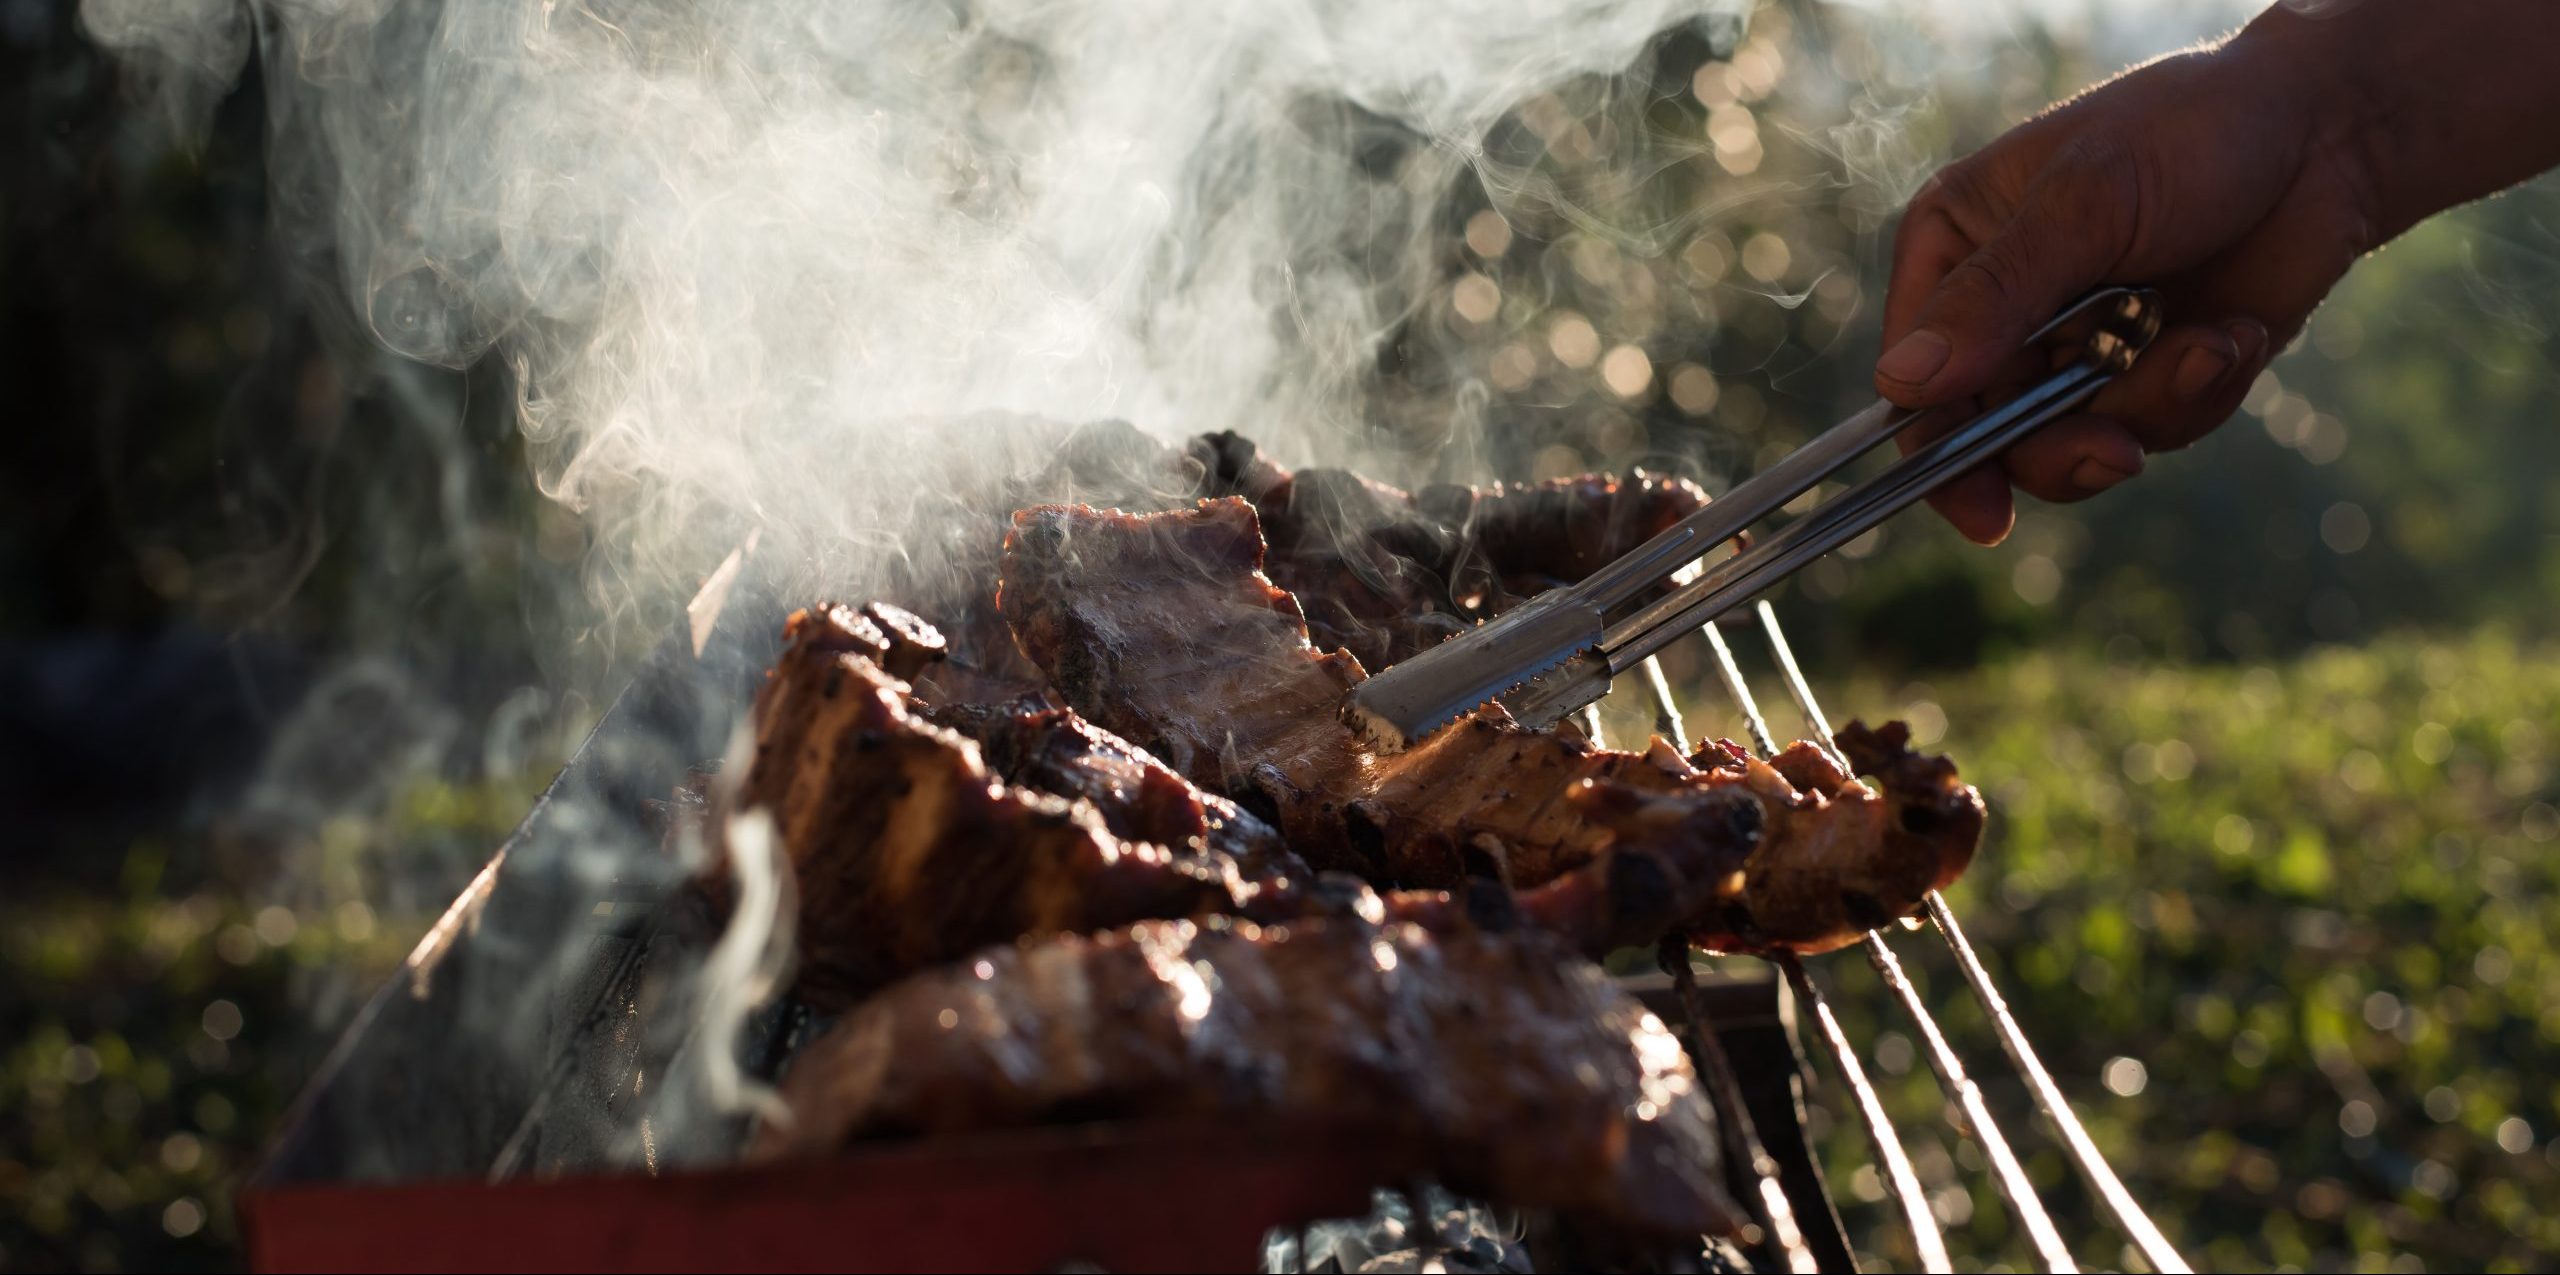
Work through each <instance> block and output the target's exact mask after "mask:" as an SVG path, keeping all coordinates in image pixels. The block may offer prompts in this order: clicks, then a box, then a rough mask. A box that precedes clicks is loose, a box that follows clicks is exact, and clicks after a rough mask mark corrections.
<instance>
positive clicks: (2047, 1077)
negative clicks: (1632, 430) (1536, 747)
mask: <svg viewBox="0 0 2560 1275" xmlns="http://www.w3.org/2000/svg"><path fill="white" fill-rule="evenodd" d="M1755 610H1756V611H1757V613H1758V616H1759V619H1760V627H1761V629H1762V631H1763V632H1764V633H1765V634H1766V635H1767V637H1768V640H1769V647H1770V652H1771V655H1772V657H1773V659H1774V662H1775V663H1776V665H1777V667H1778V671H1779V675H1780V677H1781V678H1782V680H1783V681H1784V682H1785V683H1786V686H1787V691H1788V694H1789V696H1790V697H1791V698H1793V699H1794V700H1795V702H1796V706H1797V708H1798V709H1799V710H1800V711H1801V712H1802V713H1803V715H1804V718H1805V722H1806V725H1807V726H1809V727H1810V728H1811V729H1812V731H1813V735H1814V740H1815V742H1816V744H1817V746H1819V747H1820V748H1822V750H1823V751H1824V752H1825V753H1826V754H1827V755H1829V756H1830V757H1831V759H1832V760H1833V761H1834V762H1835V763H1837V764H1839V765H1840V766H1841V767H1842V769H1844V770H1845V769H1847V768H1848V760H1847V758H1845V757H1843V756H1841V755H1840V753H1839V750H1838V748H1837V746H1836V745H1835V744H1834V743H1833V741H1832V737H1831V736H1832V731H1831V723H1830V721H1829V719H1828V718H1827V716H1826V715H1825V714H1824V713H1823V711H1822V706H1821V704H1820V703H1819V702H1818V701H1816V700H1815V698H1814V696H1813V689H1812V686H1811V684H1810V683H1808V682H1807V681H1806V680H1805V676H1804V671H1803V669H1802V668H1801V667H1800V666H1799V665H1798V664H1797V663H1796V658H1795V651H1794V649H1793V647H1792V646H1791V645H1790V644H1789V643H1788V641H1787V637H1786V632H1785V630H1784V629H1782V628H1780V627H1779V625H1778V617H1777V612H1776V611H1775V610H1774V609H1773V608H1771V607H1770V605H1769V604H1768V603H1767V602H1766V601H1762V602H1760V603H1758V604H1757V606H1756V608H1755ZM1702 631H1703V633H1704V636H1705V637H1706V639H1707V643H1708V646H1709V649H1710V650H1711V651H1712V653H1713V654H1714V656H1715V663H1716V668H1717V672H1718V674H1719V675H1720V677H1721V679H1722V680H1723V682H1724V684H1725V689H1726V690H1727V692H1728V693H1729V694H1730V695H1731V696H1732V698H1733V701H1734V705H1735V707H1736V708H1738V709H1739V710H1740V711H1741V713H1742V715H1743V720H1744V724H1745V728H1746V729H1747V730H1748V731H1749V732H1750V734H1751V738H1752V744H1753V746H1754V748H1755V749H1756V750H1757V751H1758V752H1759V753H1760V754H1761V755H1762V756H1768V755H1770V754H1772V753H1774V752H1776V751H1777V740H1776V736H1775V735H1774V733H1772V732H1771V731H1770V729H1769V725H1768V721H1767V719H1766V718H1765V717H1763V716H1762V714H1761V712H1760V707H1759V704H1758V702H1757V699H1756V698H1755V697H1754V696H1753V695H1752V693H1751V688H1750V686H1749V684H1748V682H1747V681H1745V679H1744V678H1743V675H1742V670H1741V666H1740V664H1739V663H1738V662H1737V661H1736V660H1735V659H1734V655H1733V649H1732V647H1731V646H1730V645H1728V644H1727V643H1726V642H1725V639H1724V635H1723V633H1722V632H1721V631H1720V630H1719V629H1718V628H1717V626H1716V625H1715V624H1713V623H1709V624H1706V625H1704V626H1702ZM1647 663H1648V667H1647V668H1646V670H1645V673H1646V676H1645V682H1646V687H1647V690H1648V691H1650V692H1651V695H1652V699H1653V707H1654V715H1655V718H1656V720H1657V722H1660V723H1666V724H1667V723H1669V722H1673V721H1678V720H1679V709H1678V707H1677V705H1676V704H1675V703H1674V702H1673V701H1672V698H1671V688H1670V683H1669V680H1668V679H1667V678H1665V677H1663V676H1662V675H1661V671H1660V669H1659V668H1658V667H1655V666H1653V665H1652V664H1651V662H1650V661H1648V662H1647ZM1682 742H1683V743H1685V742H1686V740H1685V738H1684V739H1683V740H1682ZM1925 906H1926V908H1927V911H1928V914H1929V918H1930V920H1931V922H1932V923H1933V924H1934V925H1935V927H1936V929H1937V931H1938V934H1939V936H1940V937H1941V938H1942V939H1944V940H1945V941H1946V943H1947V946H1948V948H1949V950H1950V952H1951V953H1953V955H1954V957H1955V960H1956V963H1957V966H1958V968H1959V969H1960V970H1962V972H1963V973H1964V976H1965V983H1966V986H1967V987H1968V988H1970V989H1971V990H1972V992H1973V995H1974V996H1975V998H1976V999H1977V1000H1978V1001H1979V1002H1980V1004H1981V1006H1982V1008H1983V1010H1984V1012H1985V1014H1986V1016H1987V1017H1989V1018H1990V1020H1991V1022H1992V1024H1993V1026H1994V1028H1995V1030H1996V1032H1997V1034H1998V1035H1999V1037H2000V1043H2001V1048H2002V1051H2003V1052H2004V1053H2005V1054H2006V1055H2007V1056H2008V1058H2009V1060H2010V1062H2011V1064H2012V1065H2013V1066H2014V1067H2016V1069H2017V1070H2018V1073H2019V1074H2020V1076H2021V1077H2023V1078H2024V1079H2025V1081H2026V1083H2027V1087H2028V1089H2029V1091H2030V1092H2031V1093H2032V1094H2033V1095H2034V1098H2035V1101H2036V1106H2037V1109H2038V1111H2039V1112H2040V1113H2041V1114H2042V1115H2043V1116H2044V1118H2045V1121H2046V1123H2047V1125H2048V1126H2050V1127H2051V1128H2052V1130H2053V1131H2054V1132H2055V1133H2056V1134H2057V1135H2058V1137H2059V1138H2060V1140H2061V1142H2062V1144H2063V1147H2064V1149H2065V1150H2066V1151H2067V1152H2068V1153H2069V1158H2070V1160H2071V1162H2072V1164H2073V1166H2074V1167H2075V1168H2076V1169H2077V1170H2078V1171H2079V1173H2080V1175H2081V1177H2082V1179H2083V1180H2084V1181H2085V1182H2086V1183H2087V1184H2088V1186H2089V1189H2090V1191H2091V1193H2092V1194H2093V1195H2095V1196H2096V1197H2097V1198H2098V1200H2099V1202H2100V1203H2101V1204H2102V1205H2103V1206H2104V1207H2105V1208H2106V1210H2107V1211H2108V1213H2109V1214H2110V1215H2112V1216H2113V1217H2114V1218H2115V1220H2116V1222H2117V1224H2118V1225H2119V1226H2121V1227H2122V1228H2123V1229H2124V1231H2125V1233H2126V1235H2127V1236H2128V1237H2129V1238H2131V1240H2132V1241H2133V1247H2134V1249H2135V1250H2136V1251H2138V1252H2140V1253H2141V1255H2142V1257H2143V1260H2144V1261H2146V1262H2148V1263H2149V1264H2150V1265H2151V1266H2152V1267H2153V1268H2154V1269H2155V1270H2158V1271H2161V1272H2163V1273H2164V1275H2186V1272H2188V1270H2189V1267H2188V1266H2187V1265H2186V1263H2185V1262H2184V1261H2183V1260H2182V1259H2180V1258H2179V1256H2178V1254H2177V1252H2176V1250H2174V1249H2173V1248H2171V1247H2170V1246H2169V1243H2168V1241H2167V1239H2166V1237H2164V1236H2163V1235H2161V1233H2160V1230H2159V1228H2158V1227H2157V1226H2155V1225H2153V1223H2152V1221H2151V1219H2150V1218H2149V1216H2148V1215H2146V1214H2145V1213H2144V1212H2143V1210H2142V1207H2141V1205H2140V1204H2138V1203H2137V1202H2136V1201H2135V1200H2134V1199H2133V1197H2132V1194H2131V1193H2130V1192H2128V1191H2126V1190H2125V1187H2124V1184H2123V1182H2122V1180H2120V1179H2119V1178H2117V1177H2116V1175H2115V1172H2114V1170H2113V1169H2111V1168H2110V1167H2108V1165H2107V1163H2106V1160H2105V1158H2104V1157H2103V1156H2101V1155H2100V1154H2099V1153H2098V1150H2097V1146H2096V1144H2095V1143H2093V1142H2091V1141H2090V1139H2089V1135H2088V1132H2087V1130H2086V1129H2084V1128H2082V1127H2081V1124H2080V1121H2079V1118H2078V1117H2077V1116H2076V1115H2075V1114H2074V1113H2073V1112H2072V1110H2071V1107H2070V1104H2069V1103H2068V1102H2067V1101H2066V1100H2065V1099H2064V1098H2063V1096H2062V1093H2061V1090H2060V1088H2059V1087H2058V1086H2056V1085H2055V1084H2054V1083H2053V1077H2052V1075H2051V1074H2050V1073H2049V1072H2047V1071H2046V1070H2045V1067H2044V1064H2043V1062H2042V1061H2041V1060H2040V1059H2038V1058H2037V1056H2036V1053H2035V1049H2034V1047H2033V1046H2032V1045H2031V1044H2030V1043H2029V1042H2028V1040H2027V1038H2026V1034H2025V1032H2024V1031H2023V1030H2021V1029H2020V1028H2019V1026H2018V1023H2017V1019H2016V1017H2015V1016H2014V1015H2012V1014H2011V1013H2010V1012H2009V1008H2008V1004H2007V1002H2006V1001H2005V1000H2004V999H2003V998H2002V997H2001V995H2000V992H1999V989H1998V987H1997V986H1996V985H1995V984H1993V982H1992V981H1991V974H1990V971H1989V969H1988V968H1987V967H1985V966H1984V965H1983V963H1982V961H1981V958H1980V957H1979V956H1978V955H1977V954H1976V953H1975V952H1974V950H1973V946H1972V944H1971V943H1970V942H1968V941H1967V940H1966V938H1965V936H1964V931H1963V929H1962V927H1961V926H1960V925H1958V923H1957V921H1956V918H1955V913H1954V912H1953V911H1952V910H1951V909H1949V908H1948V907H1947V903H1946V900H1945V899H1944V898H1943V897H1941V896H1940V895H1938V894H1937V893H1936V892H1934V891H1932V892H1931V893H1930V894H1929V895H1928V896H1927V899H1926V903H1925ZM1864 946H1865V950H1866V953H1867V958H1868V962H1869V963H1870V964H1871V965H1872V966H1874V968H1875V970H1876V972H1877V975H1878V976H1879V977H1880V978H1881V979H1883V981H1884V982H1885V984H1886V986H1887V987H1888V988H1889V989H1891V990H1892V991H1893V992H1894V995H1895V999H1896V1000H1897V1001H1898V1002H1899V1003H1900V1004H1901V1006H1902V1009H1903V1012H1904V1013H1905V1014H1906V1015H1907V1016H1908V1017H1909V1018H1910V1019H1911V1021H1912V1024H1913V1026H1914V1028H1915V1030H1917V1032H1918V1033H1919V1035H1920V1038H1921V1040H1922V1042H1923V1044H1924V1046H1925V1047H1926V1050H1927V1056H1928V1059H1929V1063H1930V1069H1931V1071H1932V1072H1933V1073H1934V1074H1935V1075H1936V1076H1937V1078H1938V1081H1939V1085H1940V1087H1941V1088H1942V1089H1943V1090H1944V1091H1945V1093H1946V1095H1947V1101H1948V1111H1947V1115H1948V1120H1949V1123H1950V1124H1952V1125H1953V1126H1954V1127H1955V1129H1956V1131H1957V1132H1958V1133H1960V1134H1962V1135H1964V1136H1966V1137H1968V1138H1970V1139H1972V1140H1973V1142H1974V1143H1975V1145H1976V1146H1978V1147H1980V1148H1981V1149H1982V1151H1983V1155H1984V1158H1985V1160H1987V1161H1988V1162H1989V1165H1990V1169H1991V1175H1992V1178H1993V1181H1994V1183H1995V1184H1996V1185H1997V1186H1998V1187H1999V1189H2000V1191H2001V1194H2002V1195H2003V1197H2004V1198H2006V1199H2007V1200H2008V1202H2009V1204H2010V1207H2011V1209H2012V1211H2013V1213H2014V1214H2015V1215H2016V1217H2017V1218H2018V1221H2019V1224H2020V1228H2021V1229H2022V1230H2024V1231H2025V1232H2026V1234H2027V1238H2028V1242H2029V1244H2030V1246H2031V1247H2033V1248H2034V1250H2035V1252H2036V1257H2037V1261H2038V1264H2039V1265H2040V1266H2041V1267H2042V1268H2043V1269H2045V1270H2048V1271H2076V1270H2077V1269H2078V1267H2077V1265H2076V1264H2075V1263H2074V1261H2073V1260H2072V1257H2071V1254H2070V1252H2069V1249H2068V1247H2067V1246H2066V1245H2064V1244H2063V1242H2062V1239H2061V1236H2060V1234H2059V1232H2057V1231H2056V1230H2055V1229H2054V1226H2053V1223H2052V1220H2051V1218H2050V1217H2049V1216H2048V1215H2047V1214H2046V1212H2045V1209H2044V1205H2043V1202H2042V1200H2041V1199H2040V1198H2039V1197H2038V1196H2037V1194H2036V1192H2035V1188H2034V1185H2033V1183H2032V1182H2031V1181H2030V1180H2029V1179H2028V1178H2027V1176H2026V1173H2025V1171H2024V1169H2023V1167H2022V1166H2021V1165H2020V1164H2019V1163H2018V1160H2017V1156H2016V1154H2015V1153H2014V1152H2013V1151H2012V1150H2011V1148H2010V1145H2009V1142H2008V1139H2007V1138H2006V1137H2005V1136H2004V1135H2003V1134H2002V1133H2001V1132H2000V1130H1999V1128H1998V1126H1997V1125H1996V1124H1994V1123H1993V1121H1992V1118H1991V1113H1990V1110H1989V1108H1988V1106H1987V1105H1986V1104H1985V1103H1984V1101H1983V1098H1982V1091H1981V1088H1980V1087H1979V1086H1978V1085H1976V1084H1975V1083H1974V1082H1973V1080H1972V1078H1971V1077H1970V1076H1969V1075H1967V1074H1966V1072H1965V1070H1964V1064H1963V1063H1962V1061H1961V1060H1960V1059H1958V1057H1957V1056H1956V1054H1955V1051H1954V1049H1953V1048H1952V1047H1951V1046H1949V1045H1948V1043H1947V1040H1946V1035H1945V1033H1944V1032H1943V1031H1941V1030H1940V1029H1939V1027H1938V1024H1937V1020H1936V1019H1935V1018H1934V1017H1933V1016H1932V1015H1931V1014H1930V1013H1929V1010H1928V1007H1927V1005H1926V1004H1925V1003H1924V1002H1923V1001H1922V1000H1921V999H1920V995H1919V992H1918V990H1917V989H1916V988H1915V987H1914V986H1913V985H1912V983H1911V980H1910V978H1909V976H1908V975H1907V974H1906V973H1905V972H1904V970H1903V969H1902V964H1901V961H1900V960H1899V959H1897V958H1896V957H1895V956H1894V954H1893V950H1892V949H1891V948H1890V947H1889V946H1887V945H1886V943H1885V941H1884V936H1883V934H1882V933H1881V932H1875V931H1870V932H1869V933H1868V934H1867V935H1866V936H1865V938H1864ZM1777 963H1778V965H1779V966H1780V968H1781V969H1782V970H1783V971H1784V972H1785V974H1786V976H1787V979H1788V981H1789V984H1790V985H1791V986H1792V987H1793V988H1794V989H1795V991H1796V993H1797V995H1798V996H1799V997H1800V998H1802V999H1803V1000H1804V1001H1805V1002H1806V1004H1807V1005H1808V1006H1809V1007H1810V1009H1811V1011H1812V1013H1813V1016H1814V1020H1815V1024H1816V1027H1817V1033H1816V1034H1817V1035H1818V1036H1819V1037H1820V1038H1821V1040H1822V1042H1823V1045H1824V1047H1825V1048H1826V1050H1827V1051H1828V1052H1829V1054H1830V1056H1831V1058H1832V1060H1833V1063H1834V1065H1835V1066H1836V1068H1837V1069H1838V1071H1839V1073H1840V1077H1841V1080H1842V1082H1843V1084H1844V1085H1845V1086H1846V1087H1847V1088H1848V1089H1849V1091H1850V1094H1851V1096H1852V1098H1853V1099H1854V1102H1855V1105H1856V1107H1857V1109H1858V1115H1859V1119H1860V1121H1861V1123H1862V1124H1863V1125H1864V1126H1865V1129H1866V1133H1867V1136H1868V1141H1869V1144H1870V1146H1871V1147H1872V1148H1873V1149H1874V1151H1875V1153H1876V1158H1877V1161H1878V1166H1877V1167H1878V1171H1879V1175H1880V1176H1881V1177H1882V1178H1883V1180H1884V1183H1885V1186H1886V1189H1887V1191H1888V1192H1889V1193H1890V1194H1891V1195H1892V1197H1893V1198H1894V1200H1895V1202H1896V1203H1897V1204H1898V1205H1899V1206H1900V1212H1901V1214H1902V1216H1903V1220H1904V1223H1905V1224H1906V1226H1908V1227H1909V1229H1910V1231H1911V1236H1912V1247H1913V1251H1914V1253H1915V1254H1916V1255H1917V1256H1918V1258H1919V1261H1920V1264H1921V1266H1922V1268H1923V1269H1925V1270H1930V1271H1939V1270H1945V1269H1949V1261H1948V1255H1947V1251H1946V1246H1945V1241H1944V1239H1943V1237H1942V1236H1941V1234H1940V1232H1939V1230H1938V1227H1937V1224H1936V1221H1935V1219H1934V1216H1933V1215H1932V1213H1931V1212H1930V1209H1929V1205H1928V1200H1927V1197H1926V1195H1925V1193H1924V1192H1923V1191H1922V1189H1921V1187H1920V1184H1919V1180H1918V1178H1917V1176H1916V1175H1915V1174H1914V1173H1913V1172H1912V1169H1911V1162H1910V1157H1909V1156H1908V1155H1907V1154H1905V1152H1904V1151H1903V1147H1902V1142H1901V1138H1900V1135H1899V1134H1897V1133H1896V1132H1895V1130H1894V1128H1893V1125H1892V1122H1891V1121H1890V1120H1889V1119H1888V1118H1887V1117H1886V1115H1885V1112H1884V1107H1883V1104H1882V1102H1881V1101H1880V1100H1879V1099H1878V1097H1877V1094H1876V1091H1875V1088H1874V1086H1873V1085H1872V1084H1871V1083H1869V1081H1868V1079H1867V1076H1866V1072H1865V1068H1864V1067H1863V1066H1862V1065H1861V1064H1860V1063H1859V1060H1858V1057H1857V1054H1856V1052H1855V1049H1854V1047H1853V1046H1852V1045H1851V1044H1850V1042H1849V1039H1848V1036H1847V1033H1846V1032H1844V1031H1842V1030H1841V1028H1840V1024H1839V1020H1838V1018H1837V1017H1836V1016H1835V1015H1834V1014H1833V1013H1832V1011H1831V1007H1830V1003H1829V1002H1828V1001H1827V1000H1826V999H1824V997H1823V995H1822V993H1821V990H1820V989H1819V988H1818V987H1817V986H1816V984H1815V983H1814V981H1813V979H1812V977H1811V976H1810V975H1808V974H1807V973H1806V972H1805V969H1804V966H1803V963H1802V962H1800V961H1798V960H1796V959H1795V958H1794V957H1792V956H1781V957H1780V958H1778V960H1777ZM1691 1026H1692V1030H1693V1031H1694V1032H1697V1033H1699V1034H1705V1033H1704V1029H1703V1026H1702V1025H1700V1024H1696V1023H1693V1024H1692V1025H1691Z"/></svg>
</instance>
